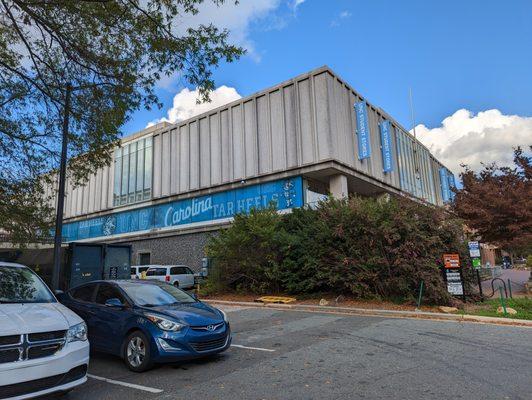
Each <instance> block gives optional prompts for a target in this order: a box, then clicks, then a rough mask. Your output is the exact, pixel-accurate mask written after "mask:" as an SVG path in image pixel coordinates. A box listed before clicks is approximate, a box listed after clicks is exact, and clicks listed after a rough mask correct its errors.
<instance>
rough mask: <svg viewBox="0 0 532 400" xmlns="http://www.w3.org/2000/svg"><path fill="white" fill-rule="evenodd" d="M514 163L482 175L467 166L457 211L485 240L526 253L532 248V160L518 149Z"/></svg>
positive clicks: (487, 168)
mask: <svg viewBox="0 0 532 400" xmlns="http://www.w3.org/2000/svg"><path fill="white" fill-rule="evenodd" d="M531 149H532V147H531ZM514 164H515V165H514V166H513V167H499V166H497V165H496V164H489V165H485V166H484V168H483V169H482V170H481V171H480V172H479V173H475V172H474V171H472V170H471V169H470V168H468V167H467V166H465V171H464V172H463V173H462V174H461V175H460V177H461V179H462V183H463V189H462V190H458V191H457V192H456V196H455V199H454V203H453V209H454V211H455V212H456V213H457V214H458V215H459V216H460V217H461V218H463V219H464V220H465V222H466V224H467V225H468V226H469V227H470V228H472V229H474V230H475V231H476V232H477V234H478V235H479V236H480V237H481V238H482V240H484V241H486V242H489V243H493V244H497V245H499V246H502V247H506V248H507V249H509V250H513V251H519V250H523V251H526V250H527V249H528V250H530V249H531V247H532V157H530V156H527V155H526V154H525V153H524V152H523V150H522V149H521V148H517V149H515V151H514Z"/></svg>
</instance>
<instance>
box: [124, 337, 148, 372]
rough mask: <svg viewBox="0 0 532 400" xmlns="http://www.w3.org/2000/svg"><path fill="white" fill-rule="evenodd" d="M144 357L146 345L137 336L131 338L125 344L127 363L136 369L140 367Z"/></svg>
mask: <svg viewBox="0 0 532 400" xmlns="http://www.w3.org/2000/svg"><path fill="white" fill-rule="evenodd" d="M145 357H146V345H145V344H144V342H143V341H142V339H141V338H140V337H138V336H135V337H133V338H131V340H130V341H129V343H128V344H127V360H128V361H129V363H130V364H131V365H132V366H133V367H135V368H138V367H140V366H141V365H142V362H143V361H144V358H145Z"/></svg>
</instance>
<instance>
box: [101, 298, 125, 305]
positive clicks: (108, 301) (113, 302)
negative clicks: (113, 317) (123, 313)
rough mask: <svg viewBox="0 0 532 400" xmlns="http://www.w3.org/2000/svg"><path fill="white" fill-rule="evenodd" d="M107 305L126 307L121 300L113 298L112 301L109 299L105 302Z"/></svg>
mask: <svg viewBox="0 0 532 400" xmlns="http://www.w3.org/2000/svg"><path fill="white" fill-rule="evenodd" d="M105 305H106V306H107V307H124V304H122V302H121V301H120V299H117V298H116V297H113V298H112V299H108V300H107V301H106V302H105Z"/></svg>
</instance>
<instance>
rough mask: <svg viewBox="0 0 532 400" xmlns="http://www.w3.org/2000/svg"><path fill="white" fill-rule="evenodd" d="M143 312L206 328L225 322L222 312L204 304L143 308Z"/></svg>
mask: <svg viewBox="0 0 532 400" xmlns="http://www.w3.org/2000/svg"><path fill="white" fill-rule="evenodd" d="M143 310H144V311H146V312H156V313H158V314H164V315H167V316H169V317H172V318H174V319H177V320H178V321H181V322H184V323H185V324H187V325H190V326H205V325H210V324H217V323H220V322H222V321H223V317H222V316H221V314H220V311H218V310H217V309H216V308H214V307H211V306H209V305H207V304H205V303H202V302H197V303H187V304H174V305H169V306H159V307H149V308H148V307H143Z"/></svg>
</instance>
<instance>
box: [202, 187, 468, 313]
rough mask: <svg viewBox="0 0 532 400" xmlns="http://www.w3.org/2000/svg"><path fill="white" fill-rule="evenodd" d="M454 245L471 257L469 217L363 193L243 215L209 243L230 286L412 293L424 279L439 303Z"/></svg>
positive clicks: (393, 295) (368, 294) (393, 296)
mask: <svg viewBox="0 0 532 400" xmlns="http://www.w3.org/2000/svg"><path fill="white" fill-rule="evenodd" d="M446 252H459V253H460V255H461V257H462V263H463V265H469V257H468V255H467V248H466V246H465V242H464V240H463V238H462V230H461V224H460V223H459V221H456V220H454V219H452V218H450V217H449V216H448V215H447V214H446V213H445V212H444V211H443V210H441V209H436V208H433V207H428V206H424V205H421V204H418V203H414V202H412V201H409V200H406V199H391V200H389V201H383V200H377V199H374V198H360V197H352V198H350V199H348V200H334V199H329V200H328V201H326V202H323V203H320V205H319V206H318V208H317V209H316V210H311V209H307V208H302V209H295V210H293V211H292V212H291V213H289V214H286V215H280V214H278V213H277V212H276V211H275V210H274V209H267V210H263V211H252V212H251V213H250V214H249V215H238V216H237V217H236V218H235V222H234V224H233V225H232V226H231V227H230V228H228V229H227V230H224V231H222V232H221V233H220V234H219V235H218V236H217V237H214V238H212V239H211V240H210V242H209V244H208V247H207V253H208V255H209V256H210V257H213V258H214V259H215V260H216V261H215V262H216V265H217V267H216V268H217V270H218V272H219V277H218V279H219V280H220V282H222V284H223V286H225V287H226V288H230V289H236V290H247V291H252V292H256V293H265V292H279V291H282V292H288V293H294V294H302V293H315V292H334V293H338V294H339V293H343V294H349V295H353V296H355V297H360V298H380V299H390V300H397V299H401V300H410V299H414V298H415V296H416V294H417V290H418V288H419V284H420V282H421V281H423V282H424V284H425V296H424V299H425V301H429V302H431V303H439V304H443V303H447V302H448V301H449V295H448V294H447V291H446V288H445V285H444V282H443V278H442V275H441V270H440V267H441V259H442V254H443V253H446ZM465 276H466V277H468V276H469V274H467V273H466V274H465Z"/></svg>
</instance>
